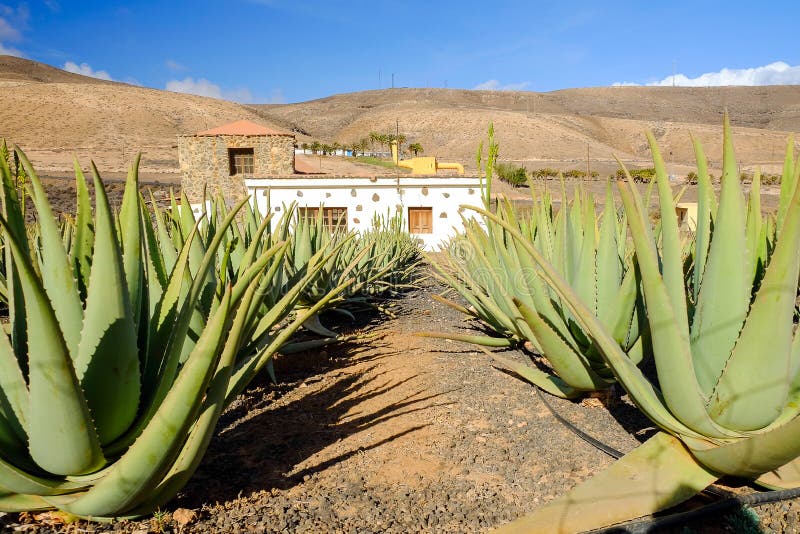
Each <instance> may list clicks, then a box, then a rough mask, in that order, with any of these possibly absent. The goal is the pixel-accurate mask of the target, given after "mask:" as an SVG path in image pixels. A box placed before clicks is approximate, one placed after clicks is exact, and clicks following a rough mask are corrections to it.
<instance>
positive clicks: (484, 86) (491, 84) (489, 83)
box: [473, 80, 530, 91]
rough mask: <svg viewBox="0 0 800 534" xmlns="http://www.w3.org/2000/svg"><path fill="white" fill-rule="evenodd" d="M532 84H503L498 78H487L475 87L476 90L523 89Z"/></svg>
mask: <svg viewBox="0 0 800 534" xmlns="http://www.w3.org/2000/svg"><path fill="white" fill-rule="evenodd" d="M529 85H530V82H519V83H509V84H506V85H502V84H501V83H500V82H499V81H498V80H486V81H485V82H483V83H479V84H478V85H476V86H475V87H473V89H475V90H476V91H522V90H523V89H525V88H526V87H528V86H529Z"/></svg>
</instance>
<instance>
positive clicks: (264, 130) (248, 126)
mask: <svg viewBox="0 0 800 534" xmlns="http://www.w3.org/2000/svg"><path fill="white" fill-rule="evenodd" d="M195 135H288V136H291V137H294V134H293V133H291V132H287V131H285V130H276V129H275V128H268V127H266V126H262V125H260V124H256V123H254V122H250V121H245V120H242V121H236V122H232V123H230V124H225V125H223V126H217V127H216V128H211V129H210V130H206V131H204V132H197V134H195Z"/></svg>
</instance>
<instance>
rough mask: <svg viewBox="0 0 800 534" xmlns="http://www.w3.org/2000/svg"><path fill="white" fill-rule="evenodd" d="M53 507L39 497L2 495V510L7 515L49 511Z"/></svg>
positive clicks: (0, 505) (0, 507) (0, 508)
mask: <svg viewBox="0 0 800 534" xmlns="http://www.w3.org/2000/svg"><path fill="white" fill-rule="evenodd" d="M52 507H53V505H51V504H50V503H48V502H47V501H45V500H44V499H42V498H41V497H39V496H37V495H21V494H18V493H14V494H8V495H0V510H2V511H4V512H7V513H16V512H32V511H35V510H48V509H50V508H52Z"/></svg>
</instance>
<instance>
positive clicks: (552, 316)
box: [509, 239, 580, 351]
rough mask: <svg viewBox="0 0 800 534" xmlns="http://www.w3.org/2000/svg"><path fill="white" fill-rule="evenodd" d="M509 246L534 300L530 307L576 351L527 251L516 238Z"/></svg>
mask: <svg viewBox="0 0 800 534" xmlns="http://www.w3.org/2000/svg"><path fill="white" fill-rule="evenodd" d="M509 246H510V247H513V248H515V249H516V251H517V257H518V258H519V261H520V265H521V267H522V268H521V269H520V271H521V274H522V278H523V280H524V282H525V287H526V289H527V290H528V291H529V292H530V293H531V299H532V300H533V302H534V306H533V307H532V309H534V310H536V312H537V313H538V314H539V315H540V316H542V317H543V318H545V319H546V320H547V321H548V323H549V324H550V326H551V327H552V328H553V329H555V331H556V332H558V334H559V335H560V336H561V337H562V338H564V340H565V341H566V342H567V343H568V344H569V345H570V346H571V347H572V348H573V349H575V350H576V351H577V350H580V349H579V347H578V344H577V342H576V340H575V338H574V337H573V336H572V333H571V331H570V329H569V327H568V326H567V323H566V322H565V321H564V318H563V316H562V314H561V313H559V311H558V310H556V307H555V306H554V305H553V301H552V300H551V298H552V297H551V295H550V291H549V289H548V288H547V287H546V286H545V284H544V282H543V281H542V280H541V278H540V276H539V275H538V274H537V272H536V271H537V269H536V267H535V263H534V260H533V259H531V258H530V257H529V256H528V253H527V251H526V250H525V249H524V248H523V247H522V245H521V243H520V242H519V241H517V240H516V239H513V240H512V242H511V243H509ZM534 338H535V335H534ZM529 341H531V342H533V343H534V344H535V345H537V346H538V342H537V341H536V340H535V339H530V340H529Z"/></svg>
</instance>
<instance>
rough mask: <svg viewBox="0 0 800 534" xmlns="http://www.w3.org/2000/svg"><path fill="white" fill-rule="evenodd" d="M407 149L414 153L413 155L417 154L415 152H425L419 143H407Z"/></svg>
mask: <svg viewBox="0 0 800 534" xmlns="http://www.w3.org/2000/svg"><path fill="white" fill-rule="evenodd" d="M408 149H409V150H410V151H411V152H413V153H414V156H417V154H419V153H420V152H425V150H424V149H423V148H422V145H421V144H419V143H411V144H410V145H408Z"/></svg>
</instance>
